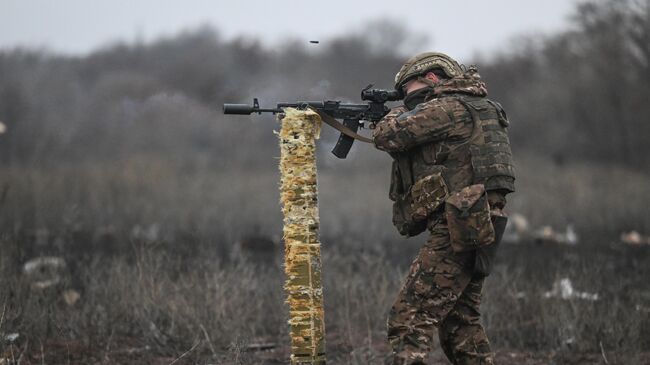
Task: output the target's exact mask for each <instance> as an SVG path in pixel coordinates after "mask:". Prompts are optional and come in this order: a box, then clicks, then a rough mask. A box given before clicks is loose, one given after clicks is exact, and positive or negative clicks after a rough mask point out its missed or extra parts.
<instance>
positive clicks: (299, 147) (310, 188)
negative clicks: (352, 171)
mask: <svg viewBox="0 0 650 365" xmlns="http://www.w3.org/2000/svg"><path fill="white" fill-rule="evenodd" d="M284 114H285V115H284V117H283V118H282V119H281V120H280V121H281V124H282V127H281V129H280V133H279V137H280V174H281V177H280V181H281V187H280V196H281V199H280V200H281V203H282V213H283V214H284V229H283V237H284V269H285V273H286V275H287V281H286V283H285V285H284V289H285V291H286V293H287V304H289V326H290V331H289V333H290V335H291V364H292V365H297V364H309V365H324V364H325V324H324V318H323V286H322V282H321V254H320V253H321V250H320V247H321V246H320V242H319V238H318V226H319V218H318V189H317V176H316V139H318V137H319V134H320V126H321V119H320V117H319V116H318V114H317V113H315V112H313V111H311V110H297V109H293V108H287V109H285V111H284Z"/></svg>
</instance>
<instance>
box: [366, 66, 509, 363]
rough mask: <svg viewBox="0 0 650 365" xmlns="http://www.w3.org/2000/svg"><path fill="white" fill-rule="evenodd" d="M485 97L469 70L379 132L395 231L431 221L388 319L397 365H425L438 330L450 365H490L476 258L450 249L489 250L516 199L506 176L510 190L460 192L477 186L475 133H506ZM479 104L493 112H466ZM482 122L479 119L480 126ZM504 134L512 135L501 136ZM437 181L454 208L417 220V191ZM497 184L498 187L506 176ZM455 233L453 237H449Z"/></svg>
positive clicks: (393, 116)
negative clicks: (389, 161) (496, 222)
mask: <svg viewBox="0 0 650 365" xmlns="http://www.w3.org/2000/svg"><path fill="white" fill-rule="evenodd" d="M486 95H487V89H486V87H485V84H484V83H483V82H482V81H481V79H480V76H479V75H478V72H477V71H476V69H475V68H473V67H470V68H469V70H468V71H467V72H465V73H464V74H463V75H461V76H459V77H455V78H452V79H450V80H443V81H442V82H440V83H438V84H436V85H435V86H434V87H433V88H432V89H431V91H430V93H429V96H427V97H426V98H425V101H424V102H422V103H420V104H418V105H417V106H415V107H414V108H413V109H412V110H409V109H408V108H406V107H404V106H400V107H396V108H393V109H392V110H391V112H390V113H389V114H387V115H386V116H385V117H384V118H383V119H382V120H381V121H380V122H379V123H377V125H376V128H375V129H374V131H373V139H374V143H375V146H376V147H377V148H378V149H380V150H382V151H386V152H388V153H389V154H390V155H391V157H393V167H392V173H391V188H390V194H389V196H390V198H391V200H393V201H394V202H395V203H394V210H393V211H394V212H396V213H395V214H396V215H395V216H394V222H396V221H403V220H404V215H405V214H402V216H397V213H405V212H410V214H411V217H412V218H413V219H420V218H421V216H422V214H429V215H428V217H427V218H426V219H425V220H424V222H427V224H426V227H425V228H422V229H423V230H426V229H427V228H428V230H429V232H430V237H429V239H428V240H427V242H426V244H425V245H424V246H423V247H422V249H421V250H420V252H419V254H418V256H417V257H416V259H415V260H414V261H413V263H412V265H411V268H410V270H409V274H408V276H407V279H406V282H405V283H404V285H403V287H402V288H401V290H400V292H399V294H398V296H397V298H396V300H395V302H394V304H393V306H392V307H391V310H390V314H389V317H388V328H387V329H388V340H389V342H390V344H391V346H392V348H393V359H392V361H393V362H392V363H393V364H425V363H427V360H428V355H429V352H430V350H431V348H432V346H433V344H432V342H433V336H434V333H435V332H436V330H437V332H438V337H439V341H440V345H441V347H442V349H443V350H444V352H445V354H446V355H447V357H448V358H449V360H450V361H451V362H452V363H453V364H493V363H494V360H493V354H492V352H491V350H490V344H489V341H488V339H487V336H486V334H485V331H484V329H483V327H482V325H481V323H480V312H479V305H480V300H481V290H482V286H483V280H484V279H483V278H482V277H479V276H477V275H474V274H473V265H474V255H475V251H474V250H469V251H468V250H466V249H465V248H463V249H458V247H456V248H452V242H453V245H454V246H457V245H458V244H459V243H461V242H462V243H463V244H464V245H468V243H469V245H470V246H471V245H474V246H480V245H482V244H486V243H489V242H491V241H493V240H494V238H493V237H494V228H493V227H492V224H491V221H490V214H503V213H502V212H501V209H502V208H503V207H504V205H505V194H507V193H508V192H510V191H513V189H510V188H511V187H513V185H512V181H514V177H513V176H506V178H512V180H510V181H509V183H510V185H506V187H507V188H506V189H502V188H501V187H500V185H499V182H498V181H497V183H492V185H491V187H490V188H489V189H488V188H487V185H478V186H479V187H471V188H470V189H468V190H465V191H464V193H463V189H464V188H466V187H470V186H472V185H476V184H479V182H476V176H475V170H474V166H473V165H472V162H473V159H472V150H471V149H470V147H476V146H475V145H473V144H472V143H469V141H475V140H476V139H477V138H476V137H477V133H476V129H475V128H474V126H475V124H477V123H478V124H477V125H481V126H482V124H481V123H483V121H484V120H485V121H486V122H489V123H491V125H495V126H496V125H498V124H499V123H505V121H503V120H501V119H502V118H501V117H500V116H501V113H502V112H503V111H502V110H500V111H498V110H497V109H498V108H497V107H496V106H495V103H493V102H491V101H488V100H487V99H486V98H485V96H486ZM464 98H468V99H467V100H469V102H467V101H465V99H464ZM474 100H479V101H484V103H485V105H486V108H487V109H484V110H478V111H472V112H470V110H469V109H468V104H469V106H473V105H474V104H470V103H473V102H474ZM477 115H478V116H479V117H480V118H478V119H477V117H476V116H477ZM483 116H486V118H483ZM503 119H505V117H504V118H503ZM476 120H478V122H476ZM490 128H492V127H490ZM494 128H496V127H494ZM481 130H483V129H482V128H481ZM479 132H480V131H479ZM481 133H482V132H481ZM499 133H506V132H505V129H504V128H502V129H501V130H499ZM478 136H480V137H483V134H478ZM499 143H503V144H505V145H507V144H508V141H507V140H506V139H504V140H503V141H499ZM479 147H480V146H479ZM488 147H490V146H488ZM507 147H508V151H506V149H505V147H503V151H505V152H503V153H504V154H505V153H507V152H509V146H507ZM483 152H484V153H483V154H482V155H480V156H479V157H480V158H485V159H488V158H489V155H490V153H492V151H491V150H489V149H485V150H483ZM474 160H476V159H474ZM474 162H476V161H474ZM480 162H483V161H480ZM497 162H498V161H497ZM485 164H486V166H488V167H490V168H492V166H493V165H494V162H492V161H486V162H485ZM479 167H480V166H479ZM488 172H489V171H488ZM436 174H439V175H440V176H442V177H443V180H444V183H445V185H446V187H447V191H448V192H449V196H450V197H452V198H451V203H457V204H451V203H450V202H449V201H446V203H445V204H444V206H445V209H442V208H441V207H440V208H438V209H434V210H433V211H432V212H427V211H426V209H424V210H418V209H419V207H418V206H417V204H414V202H417V201H418V199H419V197H418V196H417V195H418V194H423V193H424V194H426V192H419V190H423V191H424V190H426V189H421V187H418V186H416V183H417V182H418V181H423V180H422V179H426V178H427V177H428V176H432V175H436ZM492 178H493V177H492V176H487V177H486V179H492ZM496 178H497V179H501V176H496ZM486 181H487V180H486ZM490 181H492V180H490ZM481 184H482V182H481ZM481 189H483V190H481ZM485 190H487V192H486V191H485ZM414 192H415V194H414ZM455 193H459V194H460V195H459V196H458V198H457V199H456V200H454V198H453V194H455ZM486 200H487V202H486ZM465 204H467V207H468V208H469V210H468V213H469V215H468V216H467V217H463V219H465V220H464V221H463V220H461V217H460V214H461V213H460V211H461V210H464V209H465V208H464V205H465ZM488 204H489V205H488ZM431 206H433V204H432V205H431ZM447 206H450V207H449V209H448V210H451V209H452V208H453V209H456V210H457V211H458V216H457V217H456V216H452V217H451V219H449V222H448V216H447V215H446V214H445V210H447ZM396 218H397V219H396ZM466 218H469V219H466ZM401 223H404V222H401ZM406 223H408V222H406ZM463 224H464V226H463ZM396 226H397V224H396ZM403 226H406V224H404V225H403ZM450 226H451V229H452V230H454V233H452V234H450ZM459 227H461V228H459ZM416 228H418V229H416V230H413V231H411V232H407V233H404V232H402V231H401V230H400V232H401V233H402V234H405V235H415V234H418V233H420V232H421V231H422V230H419V226H418V227H416ZM490 228H492V231H490ZM398 229H399V227H398Z"/></svg>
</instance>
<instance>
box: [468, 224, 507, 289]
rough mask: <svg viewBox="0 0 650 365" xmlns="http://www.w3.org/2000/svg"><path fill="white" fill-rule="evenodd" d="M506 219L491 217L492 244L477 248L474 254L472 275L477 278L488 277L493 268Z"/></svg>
mask: <svg viewBox="0 0 650 365" xmlns="http://www.w3.org/2000/svg"><path fill="white" fill-rule="evenodd" d="M507 223H508V217H505V216H498V215H497V216H494V215H493V216H492V225H493V226H494V242H492V243H490V244H489V245H486V246H483V247H481V248H478V249H477V250H476V252H475V254H474V274H476V275H478V276H482V277H485V276H488V275H490V273H491V272H492V268H493V267H494V261H495V260H496V256H497V250H498V249H499V244H500V243H501V239H502V238H503V232H505V230H506V224H507Z"/></svg>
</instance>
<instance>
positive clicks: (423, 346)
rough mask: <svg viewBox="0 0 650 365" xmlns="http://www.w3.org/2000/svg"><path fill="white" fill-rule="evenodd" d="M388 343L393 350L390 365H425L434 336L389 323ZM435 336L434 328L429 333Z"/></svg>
mask: <svg viewBox="0 0 650 365" xmlns="http://www.w3.org/2000/svg"><path fill="white" fill-rule="evenodd" d="M388 327H389V330H388V342H389V344H390V345H391V347H392V348H393V353H392V356H391V360H390V362H389V364H390V365H423V364H426V359H427V358H428V356H429V353H430V352H431V345H430V344H431V341H432V339H433V338H432V336H426V335H424V334H422V333H418V332H413V331H411V330H409V329H408V328H405V327H403V326H391V322H390V321H389V325H388ZM427 332H428V333H430V334H433V328H431V330H429V331H427Z"/></svg>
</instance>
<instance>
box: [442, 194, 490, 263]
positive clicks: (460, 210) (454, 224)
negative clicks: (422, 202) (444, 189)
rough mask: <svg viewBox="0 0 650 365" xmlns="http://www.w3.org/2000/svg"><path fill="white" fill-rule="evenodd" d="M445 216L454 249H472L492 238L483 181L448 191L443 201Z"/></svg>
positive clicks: (460, 250) (488, 242) (462, 250)
mask: <svg viewBox="0 0 650 365" xmlns="http://www.w3.org/2000/svg"><path fill="white" fill-rule="evenodd" d="M445 216H446V218H447V226H448V228H449V236H450V239H451V248H452V250H454V251H455V252H465V251H471V250H475V249H477V248H479V247H482V246H485V245H488V244H490V243H492V242H494V238H495V233H494V226H493V225H492V221H491V219H490V206H489V204H488V199H487V192H486V191H485V186H483V184H476V185H470V186H467V187H465V188H463V189H461V190H459V191H456V192H454V193H452V194H451V195H450V196H449V197H448V198H447V200H446V201H445Z"/></svg>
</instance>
